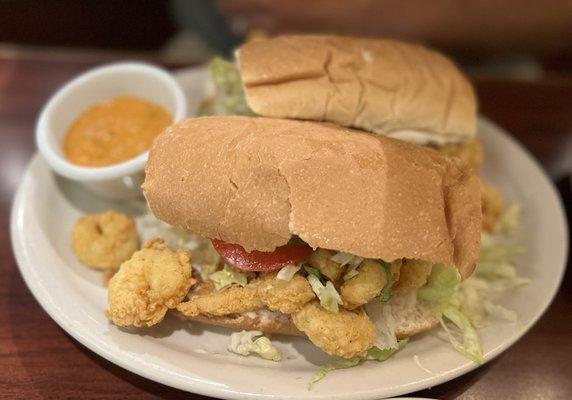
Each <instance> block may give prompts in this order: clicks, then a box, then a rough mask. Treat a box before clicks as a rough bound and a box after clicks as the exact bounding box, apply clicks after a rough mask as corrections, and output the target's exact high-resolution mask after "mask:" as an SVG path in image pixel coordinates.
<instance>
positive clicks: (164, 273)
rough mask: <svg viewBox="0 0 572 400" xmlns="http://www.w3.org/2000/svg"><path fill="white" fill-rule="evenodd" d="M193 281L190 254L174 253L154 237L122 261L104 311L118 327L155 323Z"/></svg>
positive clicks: (176, 301) (183, 294)
mask: <svg viewBox="0 0 572 400" xmlns="http://www.w3.org/2000/svg"><path fill="white" fill-rule="evenodd" d="M194 283H195V280H194V279H193V277H192V270H191V266H190V256H189V253H187V252H186V251H183V250H180V251H178V252H176V253H175V252H174V251H172V250H171V249H169V248H168V247H167V246H166V245H165V243H164V242H163V240H162V239H159V238H156V239H152V240H150V241H149V242H147V243H145V244H144V245H143V248H142V249H141V250H139V251H137V252H136V253H135V254H133V257H131V259H130V260H128V261H126V262H124V263H123V264H121V267H120V269H119V272H117V273H116V274H115V275H114V276H113V278H111V280H110V281H109V294H108V302H109V309H108V310H107V311H106V312H105V314H106V316H107V318H109V319H110V320H111V321H112V322H113V323H114V324H116V325H119V326H143V325H147V326H151V325H155V324H157V323H159V322H160V321H161V320H162V319H163V317H164V316H165V313H166V312H167V310H168V309H170V308H175V307H176V306H177V304H179V303H180V302H181V301H182V300H183V298H184V297H185V296H186V295H187V293H188V291H189V289H190V288H191V286H192V285H193V284H194Z"/></svg>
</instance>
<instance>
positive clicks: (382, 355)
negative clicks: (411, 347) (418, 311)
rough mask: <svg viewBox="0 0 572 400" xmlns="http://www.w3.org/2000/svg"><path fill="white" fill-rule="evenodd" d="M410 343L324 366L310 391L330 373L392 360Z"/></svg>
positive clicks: (314, 378) (376, 349) (375, 348)
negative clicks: (364, 363) (366, 362)
mask: <svg viewBox="0 0 572 400" xmlns="http://www.w3.org/2000/svg"><path fill="white" fill-rule="evenodd" d="M408 341H409V339H404V340H400V341H399V342H398V346H397V347H396V348H392V349H380V348H378V347H376V346H374V347H372V348H371V349H369V350H368V352H367V355H366V356H365V357H355V358H350V359H348V360H344V359H341V360H338V361H336V362H333V363H331V364H327V365H324V366H323V367H322V368H320V370H319V371H318V372H316V374H315V375H314V377H313V378H312V380H311V381H310V384H309V389H310V390H311V389H312V388H313V387H314V384H316V383H317V382H319V381H321V380H322V379H324V378H325V377H326V375H328V373H330V372H332V371H334V370H336V369H345V368H351V367H355V366H357V365H360V364H361V363H363V362H364V361H377V362H383V361H385V360H387V359H388V358H390V357H391V356H392V355H393V354H394V353H395V352H396V351H398V350H401V349H402V348H403V347H405V345H406V344H407V342H408Z"/></svg>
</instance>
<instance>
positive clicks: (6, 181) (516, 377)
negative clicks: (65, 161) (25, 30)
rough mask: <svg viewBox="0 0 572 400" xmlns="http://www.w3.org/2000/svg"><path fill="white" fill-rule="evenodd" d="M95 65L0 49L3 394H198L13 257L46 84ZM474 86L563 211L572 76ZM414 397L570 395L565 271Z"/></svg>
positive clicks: (570, 298) (570, 287)
mask: <svg viewBox="0 0 572 400" xmlns="http://www.w3.org/2000/svg"><path fill="white" fill-rule="evenodd" d="M94 64H95V62H94V61H89V62H86V61H78V60H70V59H68V60H62V59H59V60H58V59H54V58H53V57H51V58H50V57H48V58H46V57H41V58H36V59H33V58H30V57H29V56H27V57H26V58H21V57H18V56H17V55H0V222H1V225H0V226H1V228H0V398H2V399H8V398H9V399H12V398H22V399H40V398H58V399H60V398H105V399H109V398H117V399H122V400H123V399H150V398H170V399H177V398H185V399H199V398H202V397H201V396H198V395H192V394H188V393H185V392H181V391H178V390H175V389H171V388H169V387H166V386H163V385H160V384H158V383H154V382H152V381H149V380H147V379H144V378H141V377H139V376H137V375H134V374H132V373H130V372H127V371H125V370H123V369H121V368H119V367H117V366H115V365H113V364H111V363H110V362H108V361H106V360H104V359H103V358H101V357H99V356H97V355H95V354H94V353H92V352H91V351H90V350H87V349H86V348H84V347H83V346H82V345H80V344H78V343H77V342H76V341H75V340H73V339H71V338H70V337H69V336H68V335H67V334H66V333H65V332H64V331H63V330H62V329H60V328H59V327H58V326H57V325H56V323H55V322H54V321H52V320H51V319H50V317H48V315H47V314H46V313H45V312H44V311H43V310H42V308H41V307H40V306H39V305H38V303H36V301H35V300H34V298H33V297H32V295H31V294H30V292H29V291H28V289H27V287H26V285H25V284H24V282H23V280H22V278H21V277H20V274H19V273H18V269H17V266H16V262H15V261H14V257H13V255H12V249H11V245H10V237H9V211H10V205H11V201H12V197H13V195H14V192H15V190H16V188H17V186H18V183H19V180H20V178H21V176H22V174H23V173H24V170H25V168H26V164H27V163H28V161H29V160H30V158H31V157H32V155H33V154H34V152H35V151H36V150H35V146H34V123H35V119H36V116H37V113H38V111H39V109H40V108H41V107H42V105H43V104H44V102H45V101H46V100H47V99H48V97H49V96H50V94H51V93H52V91H53V90H55V89H56V88H57V87H58V86H59V85H61V84H62V83H63V82H65V81H66V80H68V79H69V78H70V77H72V76H73V75H75V74H77V73H79V72H81V71H83V70H85V69H87V68H90V67H92V66H93V65H94ZM476 84H477V89H478V92H479V96H480V99H481V109H482V112H483V113H484V114H485V115H487V116H488V117H490V118H491V119H493V120H494V121H496V122H497V123H499V124H500V125H501V126H503V127H504V128H506V129H507V130H508V131H509V132H511V133H513V134H514V135H515V136H516V137H517V138H518V139H519V140H520V141H521V142H522V143H524V145H525V146H526V147H527V148H528V149H529V150H530V151H531V152H532V153H533V154H534V155H535V156H536V157H537V158H538V159H539V160H540V161H541V163H542V164H543V165H544V166H545V167H546V168H547V170H548V171H549V172H550V174H551V176H552V177H553V178H555V179H557V180H558V181H559V188H560V191H561V193H562V196H563V198H564V202H565V204H567V205H568V215H569V219H570V215H571V214H570V211H571V206H572V195H571V191H570V185H569V184H568V179H567V178H564V177H565V175H566V174H567V175H570V171H571V168H570V166H571V165H572V164H571V163H570V157H572V79H558V80H557V79H550V80H545V81H542V82H539V83H518V82H511V81H496V80H489V79H477V81H476ZM566 164H567V165H568V168H567V169H566V167H565V165H566ZM569 266H570V264H569ZM418 395H419V396H420V397H433V398H442V399H454V398H465V399H532V398H535V399H569V398H572V270H570V268H569V269H568V273H567V274H566V277H565V278H564V283H563V285H562V287H561V289H560V292H559V294H558V296H557V297H556V300H555V301H554V303H553V304H552V306H551V307H550V309H549V310H548V312H547V313H546V314H545V315H544V317H542V318H541V320H540V321H539V322H538V323H537V324H536V326H535V327H534V328H533V329H532V330H531V331H530V332H529V333H528V334H527V335H526V336H525V337H524V338H522V339H521V340H520V341H518V342H517V343H516V344H515V345H514V346H513V347H512V348H510V349H509V350H508V351H506V352H505V353H503V354H502V355H501V356H499V357H498V358H497V359H496V360H494V361H492V362H490V363H489V364H487V365H485V366H484V367H482V368H479V369H478V370H476V371H474V372H472V373H469V374H467V375H465V376H463V377H460V378H458V379H455V380H453V381H451V382H448V383H445V384H443V385H440V386H438V387H435V388H433V389H430V390H425V391H423V392H421V393H418Z"/></svg>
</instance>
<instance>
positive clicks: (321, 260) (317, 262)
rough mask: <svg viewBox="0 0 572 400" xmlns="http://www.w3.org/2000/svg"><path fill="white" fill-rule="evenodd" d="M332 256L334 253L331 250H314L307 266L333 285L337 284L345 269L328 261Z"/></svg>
mask: <svg viewBox="0 0 572 400" xmlns="http://www.w3.org/2000/svg"><path fill="white" fill-rule="evenodd" d="M333 255H334V252H333V251H331V250H325V249H316V251H314V252H313V253H312V256H311V257H310V261H309V264H310V265H311V266H312V267H314V268H317V269H319V270H320V272H321V273H322V275H324V276H325V277H326V278H328V279H329V280H331V281H332V282H333V283H337V282H338V281H339V280H340V277H341V276H342V273H343V272H344V270H345V268H344V267H342V266H341V265H340V264H338V263H336V262H334V261H332V260H331V259H330V258H331V257H332V256H333Z"/></svg>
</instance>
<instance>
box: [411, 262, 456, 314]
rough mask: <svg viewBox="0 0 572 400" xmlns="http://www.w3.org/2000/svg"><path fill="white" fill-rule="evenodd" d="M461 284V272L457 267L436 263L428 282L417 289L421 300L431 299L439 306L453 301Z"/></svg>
mask: <svg viewBox="0 0 572 400" xmlns="http://www.w3.org/2000/svg"><path fill="white" fill-rule="evenodd" d="M460 285H461V274H459V270H458V269H457V268H456V267H454V266H451V267H447V266H445V265H443V264H435V265H433V268H432V270H431V275H429V279H428V280H427V284H426V285H425V286H423V287H422V288H420V289H419V290H418V291H417V297H418V298H419V299H421V300H426V301H430V302H432V303H434V304H435V305H436V306H437V307H442V306H444V305H446V304H447V303H448V302H450V301H451V299H452V298H453V296H454V295H455V294H456V293H457V292H458V291H459V287H460Z"/></svg>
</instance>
